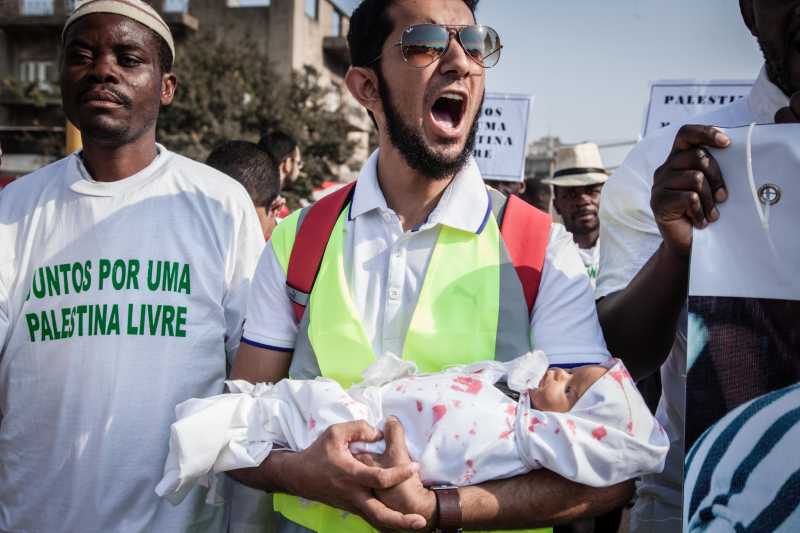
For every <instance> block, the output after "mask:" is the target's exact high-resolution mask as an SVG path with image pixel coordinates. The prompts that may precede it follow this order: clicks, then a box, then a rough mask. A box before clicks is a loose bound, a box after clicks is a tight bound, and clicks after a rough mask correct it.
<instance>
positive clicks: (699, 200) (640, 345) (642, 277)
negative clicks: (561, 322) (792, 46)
mask: <svg viewBox="0 0 800 533" xmlns="http://www.w3.org/2000/svg"><path fill="white" fill-rule="evenodd" d="M729 144H730V139H729V138H728V136H727V135H725V134H724V133H722V132H721V131H720V130H718V129H716V128H713V127H711V126H696V125H687V126H683V127H682V128H681V129H680V130H679V131H678V134H677V135H676V137H675V142H674V144H673V146H672V151H671V152H670V154H669V156H668V157H667V160H666V161H665V162H664V164H663V165H661V166H660V167H659V168H658V169H657V170H656V171H655V174H654V176H653V188H652V191H651V194H650V207H651V209H652V210H653V216H654V217H655V221H656V223H657V224H658V230H659V232H660V233H661V237H662V239H663V241H662V243H661V246H659V248H658V250H656V252H655V253H654V254H653V256H652V257H651V258H650V259H649V260H648V261H647V263H645V265H644V266H643V267H642V268H641V270H639V272H638V273H637V274H636V276H634V278H633V280H631V282H630V283H629V284H628V286H627V287H626V288H625V289H623V290H621V291H619V292H616V293H613V294H610V295H608V296H607V297H605V298H603V299H602V300H600V301H599V302H598V303H597V313H598V318H599V319H600V325H601V326H602V327H603V335H604V336H605V338H606V344H607V345H608V348H609V350H610V351H611V352H612V353H613V354H614V355H616V356H617V357H619V358H620V359H622V360H623V361H625V365H626V366H627V367H628V369H629V370H630V372H631V374H632V375H633V377H634V378H635V379H641V378H643V377H646V376H647V375H649V374H651V373H652V372H653V371H655V370H656V369H658V367H659V366H661V364H662V363H663V362H664V360H665V359H666V357H667V355H668V354H669V350H670V348H671V346H672V342H673V339H674V337H675V330H676V328H677V325H678V318H679V316H680V312H681V309H682V308H683V305H684V304H685V302H686V296H687V291H688V287H689V254H690V252H691V247H692V230H693V229H703V228H705V227H707V226H708V225H709V224H711V223H713V222H716V221H717V220H718V219H719V211H718V210H717V207H716V204H717V203H719V202H724V201H725V200H726V199H727V191H726V190H725V182H724V181H723V179H722V174H721V172H720V169H719V166H718V165H717V162H716V161H715V160H714V158H713V157H712V156H711V155H710V154H709V153H708V151H707V150H705V148H704V147H705V146H711V147H715V148H725V147H727V146H728V145H729Z"/></svg>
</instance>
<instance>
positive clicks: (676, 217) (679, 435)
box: [597, 0, 800, 533]
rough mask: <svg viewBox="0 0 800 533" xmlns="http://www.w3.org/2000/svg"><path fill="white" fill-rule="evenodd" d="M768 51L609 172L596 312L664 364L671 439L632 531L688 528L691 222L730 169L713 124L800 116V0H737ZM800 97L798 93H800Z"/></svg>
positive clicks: (710, 208) (664, 411)
mask: <svg viewBox="0 0 800 533" xmlns="http://www.w3.org/2000/svg"><path fill="white" fill-rule="evenodd" d="M740 8H741V12H742V16H743V18H744V21H745V23H746V25H747V27H748V28H749V29H750V31H751V33H752V34H753V35H754V36H755V37H756V38H757V39H758V42H759V45H760V46H761V49H762V51H763V52H764V58H765V65H764V68H763V69H762V70H761V72H760V74H759V75H758V78H757V80H756V82H755V84H754V85H753V88H752V90H751V92H750V95H749V96H748V97H747V98H743V99H741V100H739V101H737V102H735V103H733V104H731V105H728V106H726V107H724V108H722V109H719V110H717V111H714V112H712V113H708V114H705V115H702V116H698V117H693V118H692V119H691V120H692V122H694V123H695V124H700V125H690V126H688V125H687V126H682V127H680V126H681V125H674V126H672V127H670V128H669V129H667V130H665V131H663V132H661V133H659V134H657V135H654V136H652V137H648V138H645V139H644V140H643V141H642V142H640V143H639V145H637V146H636V147H635V148H634V149H633V151H632V152H631V153H630V154H629V155H628V157H627V158H626V160H625V162H624V163H623V164H622V166H620V167H619V168H618V169H617V170H616V172H615V173H614V174H613V175H612V177H611V178H610V180H609V182H608V183H607V184H606V186H605V189H604V191H603V195H602V199H601V206H600V220H601V228H600V242H601V250H600V273H599V278H598V282H597V296H598V298H600V299H599V301H598V313H599V316H600V321H601V323H602V324H603V332H604V334H605V338H606V341H607V342H608V346H609V348H610V350H611V352H612V353H614V354H615V355H616V356H618V357H621V358H622V359H623V360H624V361H625V362H626V364H627V365H628V368H629V369H630V370H631V373H632V374H634V377H636V378H643V377H645V376H648V375H650V374H651V373H653V372H655V371H656V370H659V368H660V372H661V381H662V388H663V392H662V397H661V401H660V403H659V406H658V411H657V417H658V418H659V420H660V421H661V422H662V424H663V425H664V427H665V428H666V429H667V431H668V433H669V434H670V437H671V440H672V444H671V448H670V455H669V456H668V458H667V466H666V468H665V470H664V472H663V473H661V474H659V475H655V476H646V477H645V478H644V480H643V481H642V483H641V484H640V486H639V488H638V498H637V503H636V507H635V508H634V511H633V513H632V522H631V527H632V530H633V531H648V532H650V531H653V532H656V533H658V532H662V531H663V532H672V531H680V528H681V503H682V483H683V454H684V441H683V431H684V420H685V410H686V409H685V408H686V406H685V399H684V398H685V396H684V395H685V391H686V328H687V322H686V321H687V318H686V297H687V291H688V278H689V253H690V250H691V241H692V230H693V229H697V230H702V229H703V228H705V227H707V226H708V225H709V224H712V223H714V222H715V221H717V220H718V219H719V211H718V210H717V208H716V205H717V203H720V202H724V201H725V199H726V198H727V193H726V191H725V184H724V180H723V176H721V174H720V171H719V168H718V166H717V164H716V162H715V161H714V159H713V158H712V157H711V156H710V155H709V153H708V151H707V150H706V149H705V147H714V148H725V147H726V146H728V145H729V142H730V141H729V139H728V137H727V136H726V135H725V134H724V133H722V132H720V131H719V130H717V129H716V128H714V127H713V126H721V127H726V126H742V125H747V124H750V123H752V122H757V123H772V122H775V121H776V120H778V121H790V120H793V121H796V120H797V117H798V116H800V112H798V111H800V105H795V106H794V109H795V111H792V109H791V108H788V107H787V106H788V105H789V96H791V95H793V94H794V93H795V92H796V91H798V90H800V48H798V47H797V43H798V42H799V41H798V39H799V38H800V35H798V28H799V27H800V13H798V9H800V2H798V1H796V0H793V1H784V0H740ZM795 100H796V102H797V104H800V100H798V99H795Z"/></svg>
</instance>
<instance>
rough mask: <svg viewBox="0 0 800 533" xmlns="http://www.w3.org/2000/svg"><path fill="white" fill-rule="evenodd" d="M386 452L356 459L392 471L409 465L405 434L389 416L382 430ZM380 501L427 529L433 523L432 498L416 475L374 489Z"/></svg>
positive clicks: (397, 421) (398, 424)
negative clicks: (414, 517) (416, 518)
mask: <svg viewBox="0 0 800 533" xmlns="http://www.w3.org/2000/svg"><path fill="white" fill-rule="evenodd" d="M383 434H384V440H385V441H386V451H385V452H384V453H383V454H382V455H372V454H366V453H365V454H359V455H358V456H357V459H358V460H359V461H361V462H363V463H364V464H366V465H370V466H379V467H381V468H392V467H397V465H411V464H413V463H412V462H411V456H410V455H409V453H408V447H407V446H406V433H405V430H404V429H403V425H402V424H401V423H400V421H399V420H398V419H397V418H395V417H389V419H388V420H387V421H386V425H385V426H384V428H383ZM375 494H376V495H377V496H378V498H379V499H380V501H382V502H383V503H385V504H386V505H388V506H389V507H391V508H392V509H397V510H399V511H401V512H403V513H410V514H411V515H419V516H422V517H424V520H425V522H426V523H427V524H423V526H422V527H424V526H425V525H427V526H428V529H431V528H432V527H433V525H434V523H435V514H436V495H435V494H434V493H433V491H432V490H428V489H426V488H425V487H424V486H423V485H422V480H421V479H420V477H419V475H417V474H416V472H415V474H414V475H413V476H411V477H409V478H408V479H406V480H404V481H402V482H401V483H399V484H397V485H395V486H393V487H389V488H385V489H377V490H375ZM407 516H408V515H407Z"/></svg>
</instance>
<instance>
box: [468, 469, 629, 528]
mask: <svg viewBox="0 0 800 533" xmlns="http://www.w3.org/2000/svg"><path fill="white" fill-rule="evenodd" d="M633 490H634V484H633V481H626V482H624V483H620V484H618V485H614V486H611V487H607V488H594V487H588V486H586V485H579V484H577V483H575V482H572V481H569V480H567V479H565V478H563V477H561V476H559V475H557V474H555V473H553V472H551V471H549V470H536V471H534V472H531V473H529V474H526V475H524V476H518V477H515V478H512V479H505V480H499V481H490V482H487V483H482V484H481V485H475V486H470V487H463V488H461V489H459V495H460V497H461V509H462V522H463V524H464V529H514V528H522V527H525V528H530V527H547V526H552V525H555V524H563V523H568V522H571V521H574V520H577V519H580V518H586V517H590V516H597V515H600V514H603V513H605V512H608V511H610V510H611V509H615V508H617V507H620V506H622V505H624V504H625V503H626V502H627V501H629V500H630V498H631V496H632V495H633Z"/></svg>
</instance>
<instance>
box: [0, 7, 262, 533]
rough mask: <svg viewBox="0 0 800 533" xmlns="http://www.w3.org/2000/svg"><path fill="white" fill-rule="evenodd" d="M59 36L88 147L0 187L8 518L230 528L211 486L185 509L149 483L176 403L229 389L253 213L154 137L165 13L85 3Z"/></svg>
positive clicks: (22, 523) (129, 528) (254, 238)
mask: <svg viewBox="0 0 800 533" xmlns="http://www.w3.org/2000/svg"><path fill="white" fill-rule="evenodd" d="M62 48H63V53H62V54H61V64H60V79H61V95H62V102H63V107H64V112H65V114H66V116H67V117H68V118H69V120H70V121H71V122H72V123H73V124H75V125H76V126H77V128H78V129H79V130H80V132H81V137H82V139H83V149H82V150H80V151H78V152H75V153H73V154H70V155H68V156H67V157H65V158H63V159H61V160H59V161H56V162H55V163H53V164H51V165H48V166H46V167H44V168H42V169H40V170H38V171H36V172H34V173H32V174H30V175H28V176H26V177H25V178H23V179H21V180H17V181H15V182H14V183H12V184H11V185H10V186H8V187H7V188H6V189H4V190H3V194H2V196H0V220H2V221H3V223H2V224H0V243H3V246H2V247H3V254H0V255H2V257H1V258H0V420H1V421H2V423H1V424H0V531H25V532H48V533H50V532H78V531H80V532H100V531H103V532H106V531H115V532H170V533H171V532H179V531H193V532H201V531H202V532H206V531H227V527H228V523H227V522H228V507H227V506H207V505H205V498H206V494H205V493H204V492H203V491H195V492H194V494H190V495H189V497H188V499H187V501H185V502H184V503H183V504H181V505H180V506H177V507H173V506H172V505H170V504H169V503H168V502H166V501H164V500H161V499H160V498H158V496H157V495H156V494H155V493H154V490H153V489H154V487H155V485H156V483H157V482H158V479H159V477H160V473H161V469H162V465H163V463H164V459H165V458H166V454H167V446H166V445H165V443H166V442H167V439H168V438H169V426H170V423H171V422H172V421H173V419H174V414H173V413H174V407H175V405H176V404H178V403H180V402H181V401H183V400H185V399H187V398H191V397H197V396H202V397H205V396H211V395H213V394H219V393H221V392H222V391H223V381H224V379H225V369H226V365H227V364H230V363H231V361H232V358H233V355H234V353H235V351H236V349H237V346H238V341H239V338H240V337H241V326H242V322H243V315H244V307H245V294H246V292H247V290H248V287H249V279H250V277H251V274H252V272H253V270H254V269H255V265H256V262H257V260H258V255H259V254H260V251H261V248H262V247H263V236H262V235H261V231H260V228H259V224H258V220H257V217H256V213H255V211H254V209H253V206H252V203H251V202H250V199H249V197H248V196H247V193H246V192H245V190H244V189H243V188H242V187H241V186H240V185H238V184H237V183H236V182H234V181H233V180H232V179H230V178H228V177H227V176H225V175H223V174H221V173H219V172H217V171H215V170H213V169H211V168H209V167H206V166H205V165H202V164H200V163H197V162H194V161H192V160H189V159H187V158H184V157H182V156H179V155H178V154H174V153H172V152H170V151H169V150H167V149H166V148H165V147H163V146H161V145H159V144H157V143H156V123H157V121H158V115H159V110H160V108H161V106H162V105H169V104H170V103H171V102H172V99H173V95H174V93H175V88H176V85H177V79H176V77H175V75H174V74H173V73H172V61H173V58H174V55H175V45H174V43H173V39H172V35H171V34H170V30H169V27H168V26H167V25H166V24H165V23H164V21H163V20H162V18H161V17H160V16H159V15H158V13H157V12H156V11H155V10H153V8H151V7H150V6H149V5H148V4H145V3H144V2H141V1H139V0H88V1H86V2H83V3H81V4H79V5H78V6H77V8H76V9H75V11H74V12H73V14H72V15H71V16H70V17H69V19H68V20H67V22H66V24H65V26H64V31H63V34H62ZM226 356H227V357H226Z"/></svg>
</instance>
